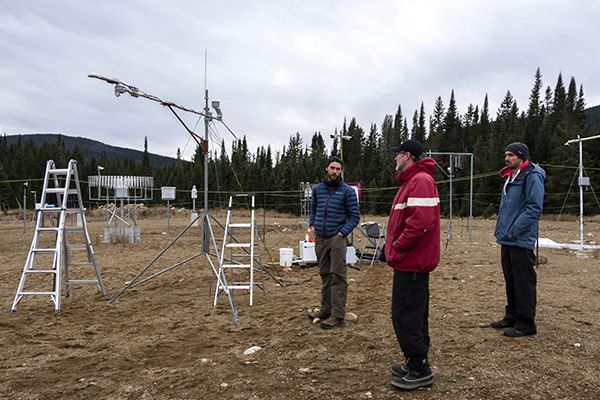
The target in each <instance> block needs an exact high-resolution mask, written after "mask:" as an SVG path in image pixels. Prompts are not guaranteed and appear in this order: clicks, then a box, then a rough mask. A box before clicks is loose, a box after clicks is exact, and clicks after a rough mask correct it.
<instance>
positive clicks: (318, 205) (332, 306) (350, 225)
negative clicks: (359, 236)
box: [308, 157, 360, 329]
mask: <svg viewBox="0 0 600 400" xmlns="http://www.w3.org/2000/svg"><path fill="white" fill-rule="evenodd" d="M342 168H343V164H342V160H340V159H339V158H338V157H330V158H329V159H328V160H327V164H326V166H325V178H324V179H323V181H322V182H321V183H319V184H317V185H316V186H315V187H314V189H313V191H312V195H311V201H310V221H309V222H310V227H311V229H312V230H313V232H314V233H315V237H316V240H315V252H316V254H317V261H318V263H319V274H320V275H321V281H322V286H321V308H320V310H319V312H318V313H316V314H315V313H309V315H308V316H309V318H310V319H315V318H319V319H320V320H322V321H321V323H320V327H321V328H323V329H330V328H333V327H336V326H339V325H342V324H343V323H344V318H345V316H346V297H347V294H348V284H347V282H346V236H348V235H349V234H350V232H352V230H353V229H354V228H355V227H356V225H358V221H359V220H360V211H359V208H358V200H357V198H356V192H355V191H354V189H352V188H351V187H350V186H348V185H347V184H345V183H344V182H343V181H342V177H341V174H342Z"/></svg>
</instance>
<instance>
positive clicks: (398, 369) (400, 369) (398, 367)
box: [390, 360, 409, 378]
mask: <svg viewBox="0 0 600 400" xmlns="http://www.w3.org/2000/svg"><path fill="white" fill-rule="evenodd" d="M390 372H391V373H392V375H394V376H397V377H399V378H402V377H403V376H404V375H406V374H408V372H409V371H408V360H406V361H404V362H403V363H398V364H394V365H392V366H391V367H390Z"/></svg>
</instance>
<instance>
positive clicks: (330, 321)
mask: <svg viewBox="0 0 600 400" xmlns="http://www.w3.org/2000/svg"><path fill="white" fill-rule="evenodd" d="M342 325H344V318H337V317H334V316H333V315H332V316H330V317H329V318H327V319H326V320H325V321H321V323H320V324H319V326H320V327H321V328H323V329H331V328H335V327H336V326H342Z"/></svg>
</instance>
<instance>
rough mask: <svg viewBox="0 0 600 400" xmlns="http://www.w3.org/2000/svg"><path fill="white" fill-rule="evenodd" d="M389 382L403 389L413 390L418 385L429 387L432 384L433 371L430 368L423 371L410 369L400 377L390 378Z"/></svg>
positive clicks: (418, 386)
mask: <svg viewBox="0 0 600 400" xmlns="http://www.w3.org/2000/svg"><path fill="white" fill-rule="evenodd" d="M391 384H392V385H393V386H394V387H397V388H399V389H403V390H414V389H418V388H420V387H429V386H431V385H432V384H433V373H432V372H431V369H430V368H427V369H426V370H424V371H414V370H410V371H408V373H407V374H406V375H404V376H402V377H396V378H394V379H392V382H391Z"/></svg>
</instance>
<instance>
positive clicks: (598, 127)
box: [585, 106, 600, 136]
mask: <svg viewBox="0 0 600 400" xmlns="http://www.w3.org/2000/svg"><path fill="white" fill-rule="evenodd" d="M585 120H586V123H587V132H588V133H589V135H585V136H590V135H600V106H594V107H590V108H588V109H587V110H585Z"/></svg>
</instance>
